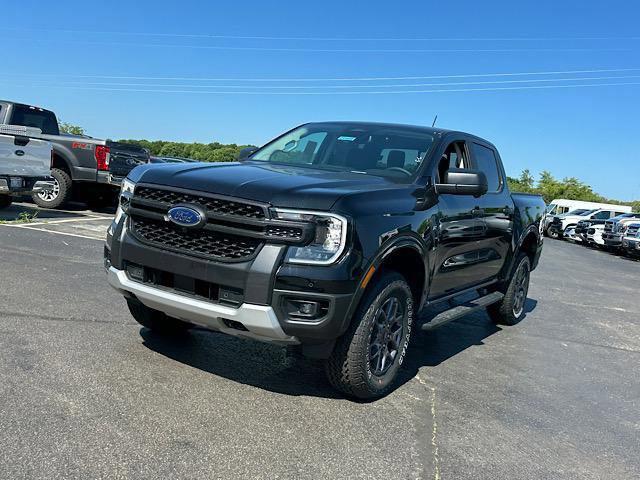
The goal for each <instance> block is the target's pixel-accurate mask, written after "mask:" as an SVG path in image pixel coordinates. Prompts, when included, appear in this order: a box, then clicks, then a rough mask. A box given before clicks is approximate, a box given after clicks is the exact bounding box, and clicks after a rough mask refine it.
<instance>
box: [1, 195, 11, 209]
mask: <svg viewBox="0 0 640 480" xmlns="http://www.w3.org/2000/svg"><path fill="white" fill-rule="evenodd" d="M12 203H13V198H11V195H0V209H2V208H7V207H10V206H11V204H12Z"/></svg>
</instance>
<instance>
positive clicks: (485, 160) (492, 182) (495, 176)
mask: <svg viewBox="0 0 640 480" xmlns="http://www.w3.org/2000/svg"><path fill="white" fill-rule="evenodd" d="M471 149H472V150H473V157H474V160H475V163H476V166H477V168H478V170H480V171H482V172H484V174H485V175H486V176H487V184H488V187H489V188H488V191H489V192H497V191H498V190H500V186H501V184H502V181H501V178H500V172H499V171H498V162H497V161H496V156H495V154H494V153H493V150H491V149H490V148H487V147H483V146H482V145H479V144H477V143H472V144H471Z"/></svg>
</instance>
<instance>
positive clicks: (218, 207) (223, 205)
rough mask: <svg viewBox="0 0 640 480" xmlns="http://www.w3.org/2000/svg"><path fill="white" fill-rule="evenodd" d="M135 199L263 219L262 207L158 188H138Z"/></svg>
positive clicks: (263, 211)
mask: <svg viewBox="0 0 640 480" xmlns="http://www.w3.org/2000/svg"><path fill="white" fill-rule="evenodd" d="M136 197H137V198H139V199H142V200H148V201H152V202H158V203H162V204H164V205H176V204H178V203H197V204H199V205H202V206H203V207H204V208H205V209H206V210H208V211H209V212H212V213H216V214H219V215H233V216H237V217H246V218H265V210H264V207H261V206H259V205H252V204H248V203H241V202H234V201H233V200H227V199H221V198H211V197H205V196H200V195H194V194H190V193H183V192H175V191H172V190H162V189H159V188H150V187H138V188H136Z"/></svg>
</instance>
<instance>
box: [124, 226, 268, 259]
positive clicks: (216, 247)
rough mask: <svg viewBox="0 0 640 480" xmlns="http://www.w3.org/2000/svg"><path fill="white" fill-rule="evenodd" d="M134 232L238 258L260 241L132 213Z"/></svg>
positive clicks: (204, 253) (200, 252) (176, 246)
mask: <svg viewBox="0 0 640 480" xmlns="http://www.w3.org/2000/svg"><path fill="white" fill-rule="evenodd" d="M131 227H132V231H133V234H134V235H135V236H136V237H138V238H139V239H140V240H141V241H143V242H147V243H151V244H155V245H158V246H161V247H165V248H167V249H170V250H176V251H179V252H181V253H187V254H190V255H195V256H201V257H207V258H219V259H223V260H239V259H244V258H247V257H250V256H252V255H253V254H254V253H255V252H256V250H257V249H258V247H259V246H260V243H261V242H260V241H259V240H256V239H252V238H247V237H238V236H235V235H227V234H222V233H218V232H211V231H207V230H196V231H190V230H187V229H182V228H177V227H176V226H175V225H173V224H171V223H167V222H159V221H155V220H151V219H149V218H142V217H132V219H131Z"/></svg>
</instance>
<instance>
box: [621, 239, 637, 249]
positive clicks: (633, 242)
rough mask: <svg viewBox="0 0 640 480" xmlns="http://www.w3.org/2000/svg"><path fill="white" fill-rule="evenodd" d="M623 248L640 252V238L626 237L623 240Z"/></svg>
mask: <svg viewBox="0 0 640 480" xmlns="http://www.w3.org/2000/svg"><path fill="white" fill-rule="evenodd" d="M622 247H623V248H624V249H626V250H628V251H630V252H634V253H639V252H640V238H638V237H624V238H623V239H622Z"/></svg>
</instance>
